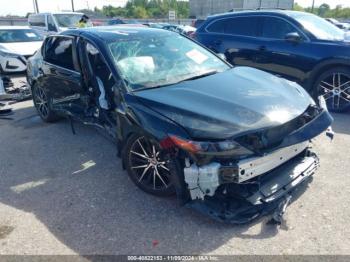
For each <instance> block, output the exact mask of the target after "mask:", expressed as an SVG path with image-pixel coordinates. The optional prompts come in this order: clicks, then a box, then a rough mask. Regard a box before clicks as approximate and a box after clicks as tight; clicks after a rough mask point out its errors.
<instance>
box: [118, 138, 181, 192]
mask: <svg viewBox="0 0 350 262" xmlns="http://www.w3.org/2000/svg"><path fill="white" fill-rule="evenodd" d="M124 152H125V155H124V163H125V166H126V170H127V172H128V175H129V177H130V179H131V180H132V181H133V182H134V184H135V185H136V186H137V187H139V188H140V189H141V190H143V191H145V192H147V193H149V194H152V195H156V196H161V197H165V196H170V195H173V194H174V193H175V188H174V186H173V183H172V179H171V173H170V169H169V161H170V160H169V159H168V158H167V155H166V153H165V152H164V151H163V150H162V149H161V148H160V145H159V144H158V143H157V142H156V141H154V140H152V139H151V138H150V137H148V136H145V135H138V134H135V135H132V136H131V137H130V138H129V139H128V142H127V144H126V147H125V151H124Z"/></svg>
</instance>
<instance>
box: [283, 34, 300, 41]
mask: <svg viewBox="0 0 350 262" xmlns="http://www.w3.org/2000/svg"><path fill="white" fill-rule="evenodd" d="M284 39H285V40H286V41H288V42H294V43H297V42H300V41H301V36H300V35H299V34H298V33H297V32H292V33H288V34H286V36H285V37H284Z"/></svg>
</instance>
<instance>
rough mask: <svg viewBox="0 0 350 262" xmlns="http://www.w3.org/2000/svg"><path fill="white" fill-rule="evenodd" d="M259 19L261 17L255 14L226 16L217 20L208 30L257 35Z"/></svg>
mask: <svg viewBox="0 0 350 262" xmlns="http://www.w3.org/2000/svg"><path fill="white" fill-rule="evenodd" d="M258 21H259V18H258V17H255V16H250V17H249V16H247V17H232V18H225V19H220V20H217V21H215V22H214V23H212V24H211V25H209V26H208V28H207V30H208V31H209V32H212V33H225V34H230V35H241V36H257V32H258V25H259V23H258Z"/></svg>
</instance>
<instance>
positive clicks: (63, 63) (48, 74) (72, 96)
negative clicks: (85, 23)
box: [41, 35, 84, 108]
mask: <svg viewBox="0 0 350 262" xmlns="http://www.w3.org/2000/svg"><path fill="white" fill-rule="evenodd" d="M43 52H44V61H43V64H42V67H41V70H42V72H41V73H42V75H43V77H42V78H41V82H42V83H41V85H42V86H43V87H44V88H45V89H46V90H47V92H48V94H49V96H50V97H51V98H52V105H53V107H58V108H60V107H61V106H64V105H69V104H71V103H73V104H74V103H78V102H79V98H80V97H81V95H82V94H83V93H84V89H83V85H82V77H81V73H80V69H79V64H78V59H77V52H76V41H75V38H74V37H72V36H63V35H59V36H51V37H49V38H48V39H47V40H46V41H45V46H44V50H43ZM69 106H71V105H69Z"/></svg>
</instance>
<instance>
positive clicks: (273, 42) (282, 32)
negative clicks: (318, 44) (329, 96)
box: [255, 16, 315, 84]
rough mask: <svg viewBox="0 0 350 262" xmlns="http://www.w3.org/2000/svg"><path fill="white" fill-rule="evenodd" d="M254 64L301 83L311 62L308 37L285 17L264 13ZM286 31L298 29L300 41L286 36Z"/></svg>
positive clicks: (304, 79) (311, 54)
mask: <svg viewBox="0 0 350 262" xmlns="http://www.w3.org/2000/svg"><path fill="white" fill-rule="evenodd" d="M262 21H263V25H262V30H261V36H260V37H259V38H260V41H259V43H260V46H259V48H258V49H259V52H258V53H257V57H256V59H255V62H256V63H255V67H257V68H259V69H262V70H264V71H268V72H270V73H273V74H275V75H278V76H281V77H283V78H286V79H288V80H291V81H295V82H298V83H300V84H303V83H304V82H305V81H306V78H307V76H308V72H310V71H311V70H312V68H313V66H314V63H315V60H314V56H313V48H312V43H311V42H310V40H309V39H308V38H307V36H305V35H304V34H303V33H302V32H301V31H300V30H299V29H298V28H297V27H296V26H294V25H293V24H292V23H290V22H289V21H287V20H286V19H283V18H280V17H273V16H265V17H264V18H263V19H262ZM288 33H298V34H299V36H300V40H299V41H289V40H286V35H287V34H288Z"/></svg>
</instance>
